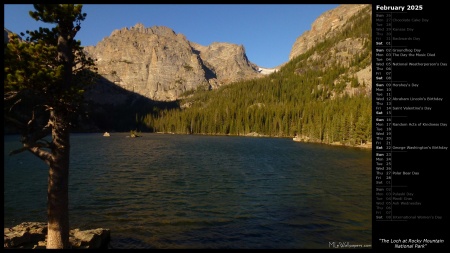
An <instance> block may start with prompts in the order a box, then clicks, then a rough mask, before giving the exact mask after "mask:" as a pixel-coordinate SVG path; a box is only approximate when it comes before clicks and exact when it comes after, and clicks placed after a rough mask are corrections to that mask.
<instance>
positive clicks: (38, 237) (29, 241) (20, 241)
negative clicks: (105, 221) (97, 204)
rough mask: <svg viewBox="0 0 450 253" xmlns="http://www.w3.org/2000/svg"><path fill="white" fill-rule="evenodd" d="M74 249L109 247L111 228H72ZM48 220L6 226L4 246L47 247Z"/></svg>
mask: <svg viewBox="0 0 450 253" xmlns="http://www.w3.org/2000/svg"><path fill="white" fill-rule="evenodd" d="M69 236H70V237H69V241H70V245H71V247H72V248H73V249H107V248H108V244H109V241H110V230H109V229H105V228H96V229H90V230H80V229H78V228H76V229H71V230H70V235H69ZM46 237H47V223H46V222H22V223H21V224H19V225H17V226H15V227H12V228H4V248H5V249H7V248H21V249H45V248H46V245H47V238H46Z"/></svg>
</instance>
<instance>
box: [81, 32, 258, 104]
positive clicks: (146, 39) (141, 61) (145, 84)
mask: <svg viewBox="0 0 450 253" xmlns="http://www.w3.org/2000/svg"><path fill="white" fill-rule="evenodd" d="M85 52H86V54H87V55H88V56H90V57H92V58H94V59H96V60H97V62H96V64H97V67H98V73H99V74H100V75H102V76H103V77H104V78H106V79H107V80H108V81H110V82H112V83H115V84H116V85H118V86H120V87H122V88H124V89H126V90H128V91H132V92H135V93H138V94H140V95H141V96H144V97H146V98H149V99H152V100H156V101H174V100H176V99H177V98H178V97H179V96H180V95H181V94H183V93H184V92H186V91H190V90H196V89H198V88H202V89H205V88H206V89H213V88H217V87H219V86H221V85H224V84H228V83H230V82H233V81H237V80H240V79H246V78H254V77H257V76H261V74H259V73H258V71H257V69H258V68H257V66H256V65H254V64H252V63H251V62H249V61H248V59H247V57H246V55H245V50H244V48H243V46H239V45H235V44H229V43H213V44H211V45H210V46H201V45H199V44H196V43H193V42H190V41H188V40H187V39H186V37H185V36H184V35H182V34H176V33H175V32H174V31H173V30H172V29H170V28H167V27H164V26H154V27H151V28H145V27H144V25H142V24H136V25H135V26H134V27H131V28H123V29H120V30H115V31H113V32H112V33H111V35H110V36H109V37H106V38H104V39H103V40H102V41H100V42H99V43H98V44H97V45H96V46H88V47H85Z"/></svg>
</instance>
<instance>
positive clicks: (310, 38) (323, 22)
mask: <svg viewBox="0 0 450 253" xmlns="http://www.w3.org/2000/svg"><path fill="white" fill-rule="evenodd" d="M366 6H367V4H342V5H339V6H338V7H336V8H334V9H332V10H329V11H326V12H324V13H323V14H322V15H320V16H319V17H318V18H317V19H316V20H315V21H314V22H313V23H312V25H311V30H309V31H306V32H304V33H303V34H302V35H300V36H299V37H298V38H297V39H296V40H295V42H294V45H293V46H292V49H291V53H290V54H289V60H291V59H293V58H294V57H296V56H298V55H301V54H303V53H305V52H306V51H307V50H308V49H310V48H312V47H313V46H315V45H316V44H317V43H320V42H321V41H323V40H325V39H327V38H330V37H332V36H334V35H336V34H337V33H338V32H339V31H340V30H341V29H342V28H343V27H344V26H345V25H346V24H348V22H347V21H348V19H349V18H351V17H352V16H353V15H355V14H356V13H357V12H358V11H360V10H362V9H363V8H364V7H366Z"/></svg>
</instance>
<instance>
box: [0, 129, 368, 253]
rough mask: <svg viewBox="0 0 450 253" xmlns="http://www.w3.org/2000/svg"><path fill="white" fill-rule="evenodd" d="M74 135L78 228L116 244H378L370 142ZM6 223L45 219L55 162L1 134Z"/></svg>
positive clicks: (73, 219)
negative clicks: (104, 231)
mask: <svg viewBox="0 0 450 253" xmlns="http://www.w3.org/2000/svg"><path fill="white" fill-rule="evenodd" d="M127 135H129V133H111V137H103V136H102V134H101V133H96V134H72V135H71V144H72V150H71V167H70V188H69V194H70V200H69V201H70V204H69V208H70V225H71V228H80V229H91V228H100V227H102V228H109V229H111V237H112V238H111V248H184V249H186V248H197V249H198V248H202V249H204V248H212V249H218V248H228V249H236V248H242V249H249V248H253V249H255V248H258V249H262V248H279V249H287V248H295V249H309V248H329V243H330V242H348V243H349V244H369V245H370V244H371V243H372V218H371V217H372V216H371V214H372V211H371V210H372V209H371V208H372V200H371V199H372V197H371V196H372V193H371V188H372V185H371V184H372V183H371V182H372V181H371V173H372V171H371V164H372V157H371V150H361V149H357V148H346V147H335V146H327V145H321V144H308V143H299V142H294V141H292V139H289V138H255V137H230V136H197V135H163V134H151V133H148V134H146V133H144V134H143V137H141V138H127ZM4 147H5V154H4V217H3V218H4V225H5V227H8V226H13V225H17V224H19V223H21V222H24V221H44V222H46V220H47V218H46V198H47V195H46V192H47V174H48V168H47V166H46V165H45V164H44V162H42V161H41V160H39V159H38V158H37V157H35V156H33V155H31V154H30V153H28V152H24V153H20V154H18V155H14V156H8V155H7V154H8V153H9V152H10V151H11V150H12V149H14V148H15V147H16V148H17V147H20V142H19V136H18V135H5V136H4Z"/></svg>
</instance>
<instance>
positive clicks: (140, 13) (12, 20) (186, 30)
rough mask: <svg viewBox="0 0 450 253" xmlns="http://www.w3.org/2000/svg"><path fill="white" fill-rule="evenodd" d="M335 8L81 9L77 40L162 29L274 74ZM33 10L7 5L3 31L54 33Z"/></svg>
mask: <svg viewBox="0 0 450 253" xmlns="http://www.w3.org/2000/svg"><path fill="white" fill-rule="evenodd" d="M337 6H338V4H84V5H83V12H85V13H87V17H86V19H85V20H84V21H83V22H82V23H81V30H80V31H79V32H78V33H77V35H76V39H77V40H81V44H82V45H83V46H91V45H97V43H98V42H100V41H101V40H102V39H103V38H105V37H108V36H110V35H111V32H112V31H114V30H116V29H121V28H124V27H132V26H134V25H136V24H137V23H142V24H143V25H144V26H145V27H152V26H166V27H169V28H171V29H172V30H174V31H175V33H181V34H183V35H185V36H186V38H187V39H188V40H189V41H192V42H195V43H198V44H200V45H203V46H208V45H209V44H211V43H213V42H228V43H233V44H238V45H243V46H244V47H245V52H246V54H247V57H248V59H249V60H250V61H251V62H253V63H255V64H256V65H258V66H260V67H265V68H273V67H276V66H278V65H280V64H282V63H285V62H287V61H288V60H289V53H290V52H291V49H292V45H293V44H294V42H295V40H296V39H297V37H299V36H300V35H302V34H303V33H304V32H305V31H307V30H310V29H311V24H312V23H313V22H314V20H316V19H317V18H318V17H319V16H320V15H321V14H322V13H324V12H325V11H328V10H331V9H334V8H336V7H337ZM30 10H34V8H33V6H32V5H31V4H5V5H4V27H5V28H6V29H8V30H10V31H12V32H15V33H18V34H20V32H25V31H26V30H36V29H37V28H39V27H52V25H48V24H45V23H42V22H38V21H35V20H34V19H32V18H31V17H30V16H29V14H28V12H29V11H30Z"/></svg>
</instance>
